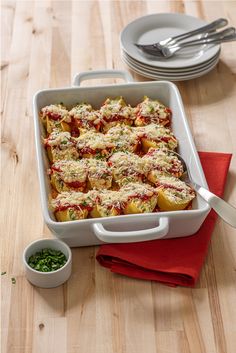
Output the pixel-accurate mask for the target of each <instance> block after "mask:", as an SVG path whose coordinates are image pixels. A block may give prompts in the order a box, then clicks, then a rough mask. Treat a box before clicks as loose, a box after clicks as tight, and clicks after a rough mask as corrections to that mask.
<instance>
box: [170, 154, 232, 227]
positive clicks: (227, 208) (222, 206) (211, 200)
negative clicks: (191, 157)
mask: <svg viewBox="0 0 236 353" xmlns="http://www.w3.org/2000/svg"><path fill="white" fill-rule="evenodd" d="M172 153H174V154H176V156H177V157H178V158H179V160H180V161H181V162H182V164H183V168H184V174H185V175H184V176H185V179H184V181H185V182H186V183H187V184H190V185H192V186H193V188H194V190H195V191H196V192H197V193H198V194H199V195H200V196H201V197H202V198H203V199H204V200H205V201H206V202H207V203H208V204H209V205H210V206H211V208H213V210H215V212H216V213H217V214H218V215H219V216H220V217H221V218H222V219H223V220H224V221H225V222H226V223H228V224H229V225H231V226H232V227H234V228H236V208H235V207H233V206H231V205H230V204H229V203H227V202H225V201H224V200H223V199H221V198H220V197H218V196H216V195H215V194H213V193H212V192H210V191H209V190H207V189H205V188H204V187H203V186H201V185H199V184H197V183H196V182H195V181H194V179H193V177H192V175H191V172H190V169H189V167H188V165H187V164H186V162H185V160H184V159H183V157H181V156H180V155H179V154H178V153H176V152H173V151H172Z"/></svg>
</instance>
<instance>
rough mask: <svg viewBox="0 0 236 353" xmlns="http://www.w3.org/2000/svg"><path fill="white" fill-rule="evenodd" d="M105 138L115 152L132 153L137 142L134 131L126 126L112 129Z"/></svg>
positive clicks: (137, 137) (137, 138)
mask: <svg viewBox="0 0 236 353" xmlns="http://www.w3.org/2000/svg"><path fill="white" fill-rule="evenodd" d="M106 138H107V139H108V140H109V141H110V142H111V143H113V144H114V145H115V150H116V151H129V152H133V151H134V150H135V148H136V147H137V144H138V142H139V136H138V135H137V133H136V131H135V129H134V128H132V127H130V126H126V125H117V126H114V127H112V128H111V129H110V130H109V131H108V132H107V134H106Z"/></svg>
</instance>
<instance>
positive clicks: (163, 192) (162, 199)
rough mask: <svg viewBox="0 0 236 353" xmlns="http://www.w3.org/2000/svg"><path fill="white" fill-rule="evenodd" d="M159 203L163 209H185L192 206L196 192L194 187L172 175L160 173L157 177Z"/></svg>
mask: <svg viewBox="0 0 236 353" xmlns="http://www.w3.org/2000/svg"><path fill="white" fill-rule="evenodd" d="M156 186H157V191H158V198H157V205H158V207H159V209H160V210H161V211H178V210H184V209H187V208H189V207H190V206H191V203H192V200H193V199H194V198H195V196H196V193H195V191H194V189H193V188H192V187H191V186H190V185H188V184H186V183H185V182H184V181H182V180H179V179H178V178H175V177H173V176H170V175H166V174H163V173H159V176H157V179H156Z"/></svg>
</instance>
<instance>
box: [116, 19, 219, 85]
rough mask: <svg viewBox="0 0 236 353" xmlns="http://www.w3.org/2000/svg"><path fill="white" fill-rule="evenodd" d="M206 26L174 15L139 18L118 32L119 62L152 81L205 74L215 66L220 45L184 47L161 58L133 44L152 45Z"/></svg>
mask: <svg viewBox="0 0 236 353" xmlns="http://www.w3.org/2000/svg"><path fill="white" fill-rule="evenodd" d="M206 24H207V23H206V22H205V21H203V20H200V19H199V18H196V17H192V16H187V15H183V14H178V13H166V14H152V15H148V16H144V17H140V18H138V19H136V20H135V21H133V22H131V23H129V24H128V25H127V26H126V27H125V28H124V30H123V31H122V32H121V35H120V46H121V56H122V59H123V61H124V62H125V63H126V64H127V65H128V66H129V67H130V68H131V69H132V70H133V71H135V72H136V73H138V74H140V75H142V76H145V77H148V78H151V79H155V80H158V79H163V80H170V81H183V80H190V79H194V78H197V77H200V76H202V75H205V74H206V73H208V72H209V71H211V70H212V69H213V68H214V67H215V66H216V64H217V63H218V61H219V56H220V45H201V46H195V47H191V48H188V49H187V48H186V49H184V50H181V51H179V52H178V53H176V54H175V55H174V56H172V57H171V58H168V59H165V58H159V57H155V56H153V55H149V54H145V53H143V52H142V51H141V50H140V49H138V48H137V47H136V46H135V43H139V44H153V43H155V42H159V41H160V40H163V39H166V38H168V37H173V36H175V35H178V34H182V33H184V32H187V31H191V30H193V29H196V28H199V27H202V26H204V25H206ZM195 39H196V38H195ZM187 40H191V39H187Z"/></svg>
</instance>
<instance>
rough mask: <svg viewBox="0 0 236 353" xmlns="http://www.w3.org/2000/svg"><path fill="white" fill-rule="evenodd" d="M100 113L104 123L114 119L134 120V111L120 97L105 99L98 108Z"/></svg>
mask: <svg viewBox="0 0 236 353" xmlns="http://www.w3.org/2000/svg"><path fill="white" fill-rule="evenodd" d="M100 113H101V114H102V116H103V119H104V120H105V122H106V121H107V122H108V121H110V120H113V119H114V118H119V119H131V120H132V119H134V109H133V108H132V107H131V106H130V105H127V104H126V103H125V101H124V99H123V98H122V97H117V98H115V99H111V98H108V99H106V101H105V102H104V104H103V105H102V107H101V108H100Z"/></svg>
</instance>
